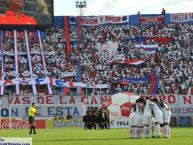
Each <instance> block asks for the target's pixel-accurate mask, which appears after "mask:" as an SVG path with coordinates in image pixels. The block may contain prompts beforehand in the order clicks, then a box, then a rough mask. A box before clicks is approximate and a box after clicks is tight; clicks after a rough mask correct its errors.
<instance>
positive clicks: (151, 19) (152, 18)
mask: <svg viewBox="0 0 193 145" xmlns="http://www.w3.org/2000/svg"><path fill="white" fill-rule="evenodd" d="M139 22H140V24H151V23H163V22H164V16H163V15H141V16H140V18H139Z"/></svg>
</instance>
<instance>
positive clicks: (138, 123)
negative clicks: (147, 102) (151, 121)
mask: <svg viewBox="0 0 193 145" xmlns="http://www.w3.org/2000/svg"><path fill="white" fill-rule="evenodd" d="M134 122H135V125H136V126H143V114H139V113H136V115H135V118H134Z"/></svg>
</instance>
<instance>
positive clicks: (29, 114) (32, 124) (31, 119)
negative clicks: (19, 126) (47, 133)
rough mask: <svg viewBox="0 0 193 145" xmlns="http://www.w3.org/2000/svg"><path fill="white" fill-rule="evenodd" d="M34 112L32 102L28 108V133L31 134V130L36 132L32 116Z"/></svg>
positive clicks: (35, 111)
mask: <svg viewBox="0 0 193 145" xmlns="http://www.w3.org/2000/svg"><path fill="white" fill-rule="evenodd" d="M36 113H37V110H36V108H35V104H34V103H32V105H31V106H30V107H29V109H28V118H29V124H30V132H29V134H32V130H33V133H34V134H36V129H35V120H34V116H35V114H36Z"/></svg>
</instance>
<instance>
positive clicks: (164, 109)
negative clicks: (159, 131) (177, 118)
mask: <svg viewBox="0 0 193 145" xmlns="http://www.w3.org/2000/svg"><path fill="white" fill-rule="evenodd" d="M159 106H160V109H161V111H162V113H163V124H162V125H161V126H162V128H163V136H164V137H165V138H170V126H169V123H170V118H171V111H170V109H169V107H168V105H167V104H166V103H165V102H164V101H160V102H159Z"/></svg>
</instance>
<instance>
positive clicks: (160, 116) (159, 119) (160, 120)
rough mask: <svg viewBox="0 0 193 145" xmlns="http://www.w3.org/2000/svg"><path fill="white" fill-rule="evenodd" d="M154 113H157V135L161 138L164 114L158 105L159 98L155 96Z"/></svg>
mask: <svg viewBox="0 0 193 145" xmlns="http://www.w3.org/2000/svg"><path fill="white" fill-rule="evenodd" d="M152 102H153V113H154V115H155V131H156V137H157V138H160V136H161V127H160V125H161V124H163V114H162V111H161V110H160V108H159V106H158V99H157V98H153V99H152Z"/></svg>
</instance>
